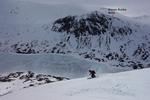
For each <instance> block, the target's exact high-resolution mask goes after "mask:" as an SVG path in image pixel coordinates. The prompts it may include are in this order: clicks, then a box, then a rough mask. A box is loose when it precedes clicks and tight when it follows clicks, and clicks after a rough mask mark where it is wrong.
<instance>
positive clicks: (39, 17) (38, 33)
mask: <svg viewBox="0 0 150 100" xmlns="http://www.w3.org/2000/svg"><path fill="white" fill-rule="evenodd" d="M107 11H108V10H107V9H103V10H102V9H101V10H97V11H89V10H86V9H85V8H84V7H81V6H79V5H69V4H65V3H64V4H63V3H62V4H59V3H49V4H41V3H39V2H31V1H20V0H19V1H18V0H1V1H0V13H1V14H0V52H5V53H19V54H38V53H58V54H70V55H77V56H81V57H83V58H85V59H89V60H94V61H97V62H107V63H108V62H113V63H115V62H118V64H116V66H122V67H126V66H127V67H133V68H134V69H137V68H144V67H149V65H150V64H149V61H150V49H149V48H150V40H149V38H150V33H149V31H150V27H149V26H148V25H145V24H142V23H141V22H138V21H135V20H134V19H132V18H128V17H125V16H123V15H121V14H115V15H110V14H108V12H107Z"/></svg>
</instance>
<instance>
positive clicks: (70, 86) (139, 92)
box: [0, 68, 150, 100]
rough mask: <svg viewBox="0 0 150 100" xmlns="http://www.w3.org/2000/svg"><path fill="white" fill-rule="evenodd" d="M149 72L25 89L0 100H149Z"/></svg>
mask: <svg viewBox="0 0 150 100" xmlns="http://www.w3.org/2000/svg"><path fill="white" fill-rule="evenodd" d="M149 75H150V69H148V68H147V69H143V70H136V71H130V72H122V73H115V74H106V75H100V76H99V77H98V78H95V79H89V80H87V79H86V78H81V79H74V80H69V81H62V82H57V83H52V84H47V85H43V86H40V87H36V88H29V89H25V90H21V91H17V92H14V93H12V94H8V95H5V96H2V97H0V100H43V99H44V100H149V98H150V95H149V93H150V89H149V88H150V78H148V76H149Z"/></svg>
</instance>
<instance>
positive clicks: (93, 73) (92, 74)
mask: <svg viewBox="0 0 150 100" xmlns="http://www.w3.org/2000/svg"><path fill="white" fill-rule="evenodd" d="M89 73H90V74H89V75H91V78H95V77H96V75H95V74H96V72H95V71H94V70H89Z"/></svg>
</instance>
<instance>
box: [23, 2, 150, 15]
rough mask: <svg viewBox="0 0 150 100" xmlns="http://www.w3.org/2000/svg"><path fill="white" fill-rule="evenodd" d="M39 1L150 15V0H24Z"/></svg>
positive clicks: (125, 13)
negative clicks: (120, 9)
mask: <svg viewBox="0 0 150 100" xmlns="http://www.w3.org/2000/svg"><path fill="white" fill-rule="evenodd" d="M24 1H35V2H41V3H71V4H76V5H81V6H82V5H83V6H86V7H87V8H88V9H99V8H101V7H108V8H125V9H127V11H126V12H122V13H123V14H124V15H126V16H141V15H150V0H24Z"/></svg>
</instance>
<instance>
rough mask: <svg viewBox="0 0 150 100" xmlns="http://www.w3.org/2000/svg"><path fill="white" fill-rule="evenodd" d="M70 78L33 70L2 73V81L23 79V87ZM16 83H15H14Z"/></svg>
mask: <svg viewBox="0 0 150 100" xmlns="http://www.w3.org/2000/svg"><path fill="white" fill-rule="evenodd" d="M62 80H69V78H65V77H57V76H51V75H45V74H35V73H33V72H32V71H28V72H27V73H26V72H14V73H10V74H8V75H1V76H0V82H12V83H13V82H15V81H21V82H22V83H21V84H24V85H23V87H22V88H28V87H31V86H38V85H42V84H48V83H52V82H57V81H62ZM21 84H20V85H21ZM14 85H15V84H14Z"/></svg>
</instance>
